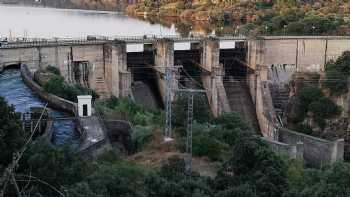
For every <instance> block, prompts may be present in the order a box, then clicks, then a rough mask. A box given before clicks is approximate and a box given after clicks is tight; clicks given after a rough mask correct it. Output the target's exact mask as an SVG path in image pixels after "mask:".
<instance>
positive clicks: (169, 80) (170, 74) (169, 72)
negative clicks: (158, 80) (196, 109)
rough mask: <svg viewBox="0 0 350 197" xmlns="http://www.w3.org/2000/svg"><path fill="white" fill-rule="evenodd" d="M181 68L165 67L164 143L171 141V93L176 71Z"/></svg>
mask: <svg viewBox="0 0 350 197" xmlns="http://www.w3.org/2000/svg"><path fill="white" fill-rule="evenodd" d="M181 67H182V66H174V67H165V84H166V90H165V91H166V92H165V134H164V141H165V142H169V141H172V140H173V139H172V124H171V120H172V91H173V90H175V88H174V87H173V84H174V81H173V79H175V78H176V75H177V73H178V69H179V68H181Z"/></svg>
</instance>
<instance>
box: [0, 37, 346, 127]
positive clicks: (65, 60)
mask: <svg viewBox="0 0 350 197" xmlns="http://www.w3.org/2000/svg"><path fill="white" fill-rule="evenodd" d="M186 42H187V43H190V46H191V50H193V49H194V48H198V50H199V51H200V62H199V65H200V68H201V71H202V83H203V86H204V88H205V89H206V90H207V97H208V101H209V103H210V106H211V109H212V111H213V113H214V114H215V115H218V114H220V113H222V112H228V111H230V106H229V105H228V101H227V95H226V92H225V88H224V86H223V83H222V81H223V76H224V66H223V65H222V64H220V60H219V57H220V42H236V44H230V45H232V47H235V45H236V46H240V45H241V44H240V43H242V42H245V43H246V46H247V55H246V66H247V67H249V68H250V69H251V70H253V71H255V72H256V73H255V74H254V75H250V76H247V77H248V78H249V84H248V86H249V88H250V92H251V95H252V100H253V101H254V102H255V104H256V107H257V108H256V109H257V116H261V114H262V113H264V114H265V115H264V116H265V117H267V114H269V113H267V112H266V110H265V111H264V110H263V109H262V108H266V106H263V104H264V102H265V103H266V102H267V100H268V98H267V100H266V99H265V100H266V101H263V100H262V96H263V95H266V94H265V93H263V92H264V91H267V90H264V91H263V90H262V89H261V88H264V87H265V85H264V83H265V82H267V81H268V80H270V79H271V77H272V78H276V74H273V72H272V71H273V69H272V67H273V68H274V70H275V71H277V76H280V78H279V80H282V81H284V82H285V81H288V80H289V78H290V76H291V75H292V74H293V73H294V72H298V71H303V72H304V71H316V72H317V71H320V70H323V69H324V65H325V63H326V62H327V61H328V60H331V59H335V58H337V57H338V56H339V55H341V53H342V52H343V51H345V50H348V49H350V37H262V38H257V39H250V40H248V39H246V38H244V37H230V36H226V37H195V36H194V37H188V38H181V37H168V38H162V39H160V38H157V37H155V36H154V37H128V38H122V37H119V38H113V39H111V38H98V37H94V38H91V37H90V38H89V39H87V40H30V41H21V42H19V41H18V42H9V43H7V44H4V45H2V46H1V47H0V68H2V67H4V66H7V65H13V64H27V65H28V66H29V69H30V70H31V71H35V70H37V69H43V68H46V67H47V66H48V65H52V66H56V67H58V68H59V69H60V71H61V73H62V75H63V76H64V78H65V80H66V81H67V82H69V83H73V84H79V85H82V86H85V87H89V88H92V89H94V90H95V91H97V92H98V93H99V94H100V95H101V96H102V97H108V96H111V95H114V96H116V97H125V96H132V91H131V86H132V81H133V79H132V73H131V72H130V71H129V70H128V60H127V54H128V52H127V45H128V44H135V43H140V44H144V45H145V46H146V47H143V48H144V50H151V52H152V53H153V54H154V55H153V59H154V64H153V65H150V66H153V68H154V71H155V72H156V74H157V83H158V89H159V92H160V94H161V97H162V98H164V93H165V86H164V73H165V68H174V43H186ZM237 42H238V43H237ZM149 46H152V47H149ZM186 46H187V45H186ZM223 46H224V44H223ZM225 46H226V45H225ZM226 48H227V46H226ZM265 67H266V69H267V70H266V69H265ZM276 68H279V69H276ZM284 68H287V69H284ZM262 69H263V70H264V69H265V70H266V71H267V73H265V74H267V76H268V77H267V78H266V77H263V76H265V74H262V73H261V72H265V71H262ZM284 70H288V72H285V71H284ZM282 71H283V72H285V73H282ZM275 73H276V72H275ZM281 76H282V77H281ZM177 84H178V81H177V80H174V84H173V88H174V90H175V89H176V88H177V87H178V86H177ZM263 111H264V112H263ZM268 116H270V117H272V116H273V113H270V114H269V115H268ZM258 119H259V122H260V125H261V126H260V127H265V125H266V124H263V122H264V121H260V120H262V119H263V118H259V117H258ZM262 130H266V129H262Z"/></svg>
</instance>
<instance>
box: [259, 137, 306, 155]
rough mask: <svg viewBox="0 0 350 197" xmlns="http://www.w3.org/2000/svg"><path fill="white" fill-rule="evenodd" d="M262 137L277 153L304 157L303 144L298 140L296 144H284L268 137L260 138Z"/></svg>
mask: <svg viewBox="0 0 350 197" xmlns="http://www.w3.org/2000/svg"><path fill="white" fill-rule="evenodd" d="M261 139H263V140H264V141H265V142H266V143H267V144H268V145H269V146H270V147H271V149H272V150H273V151H274V152H275V153H277V154H278V155H282V156H287V157H289V158H293V159H299V160H303V159H304V144H303V143H302V142H299V143H297V144H293V145H292V144H286V143H282V142H278V141H274V140H271V139H269V138H264V137H263V138H261Z"/></svg>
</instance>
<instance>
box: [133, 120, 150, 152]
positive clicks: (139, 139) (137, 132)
mask: <svg viewBox="0 0 350 197" xmlns="http://www.w3.org/2000/svg"><path fill="white" fill-rule="evenodd" d="M152 135H153V129H152V127H144V126H135V127H134V129H133V132H132V135H131V139H132V141H133V144H134V147H135V150H140V149H142V148H143V147H144V145H145V144H146V143H148V142H149V141H150V140H151V138H152Z"/></svg>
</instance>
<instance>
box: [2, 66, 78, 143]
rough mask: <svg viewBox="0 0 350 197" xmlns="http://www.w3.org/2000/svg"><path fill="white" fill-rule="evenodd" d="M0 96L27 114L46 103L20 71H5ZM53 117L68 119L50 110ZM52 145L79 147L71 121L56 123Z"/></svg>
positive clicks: (18, 110) (54, 124)
mask: <svg viewBox="0 0 350 197" xmlns="http://www.w3.org/2000/svg"><path fill="white" fill-rule="evenodd" d="M0 96H2V97H4V98H5V99H6V101H7V102H8V103H9V104H11V105H13V106H14V107H15V109H16V111H17V112H22V113H23V112H27V111H29V109H30V108H31V107H40V106H41V107H42V106H44V105H45V103H44V102H43V101H42V100H40V99H39V98H38V97H37V96H36V95H35V94H34V93H33V92H32V91H31V90H30V89H29V88H28V87H27V86H26V85H25V84H24V82H23V81H22V78H21V73H20V71H19V69H5V70H4V72H2V73H0ZM50 111H51V114H50V115H51V116H52V117H63V116H64V117H66V116H69V115H67V114H65V113H62V112H59V111H56V110H54V109H50ZM52 133H53V136H52V143H53V144H54V145H63V144H69V145H72V146H73V147H76V146H78V145H79V142H80V140H79V134H78V133H77V132H76V131H75V124H74V122H73V121H71V120H65V121H57V122H56V121H55V122H54V123H53V127H52Z"/></svg>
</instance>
